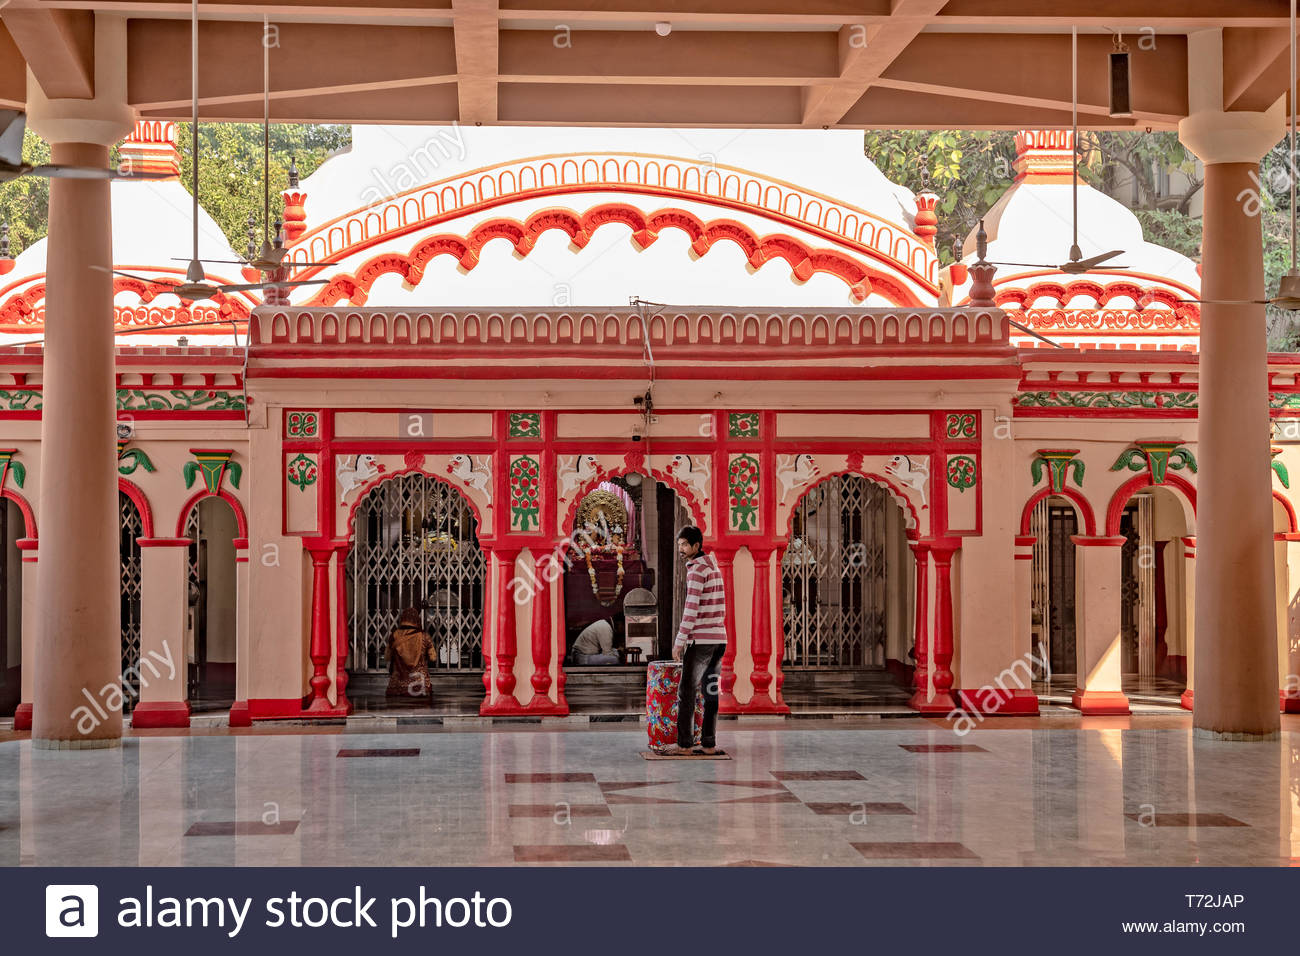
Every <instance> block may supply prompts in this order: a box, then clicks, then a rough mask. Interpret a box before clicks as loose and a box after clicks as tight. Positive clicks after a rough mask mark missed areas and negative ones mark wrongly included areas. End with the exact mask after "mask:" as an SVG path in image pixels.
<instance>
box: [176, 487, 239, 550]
mask: <svg viewBox="0 0 1300 956" xmlns="http://www.w3.org/2000/svg"><path fill="white" fill-rule="evenodd" d="M204 498H220V499H221V500H222V501H224V502H226V503H227V504H228V505H230V507H231V508H233V509H234V512H235V522H236V523H237V524H238V526H239V533H238V534H236V535H235V537H236V538H243V539H245V540H247V539H248V518H247V517H246V516H245V515H244V506H243V505H241V504H240V503H239V499H238V498H236V497H235V496H234V495H232V494H231V493H230V492H228V491H226V490H225V489H224V488H223V489H221V491H219V492H217V493H216V494H215V495H214V494H212V493H211V492H209V491H208V490H207V489H206V488H205V489H204V490H202V491H200V492H198V493H196V494H195V495H193V496H192V497H191V498H190V499H189V501H187V502H185V504H183V505H182V506H181V515H180V517H179V518H177V519H176V537H178V538H184V537H186V534H185V521H186V519H187V518H189V516H190V511H191V510H192V509H194V508H195V507H197V505H198V503H199V502H200V501H202V500H203V499H204Z"/></svg>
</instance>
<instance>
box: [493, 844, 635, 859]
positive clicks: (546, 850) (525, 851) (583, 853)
mask: <svg viewBox="0 0 1300 956" xmlns="http://www.w3.org/2000/svg"><path fill="white" fill-rule="evenodd" d="M619 861H625V862H628V863H630V862H632V854H631V853H629V852H628V849H627V847H625V846H623V845H622V844H621V843H615V844H609V845H607V846H600V845H598V844H595V843H584V844H581V845H559V846H557V845H544V846H516V847H515V862H516V863H612V862H619Z"/></svg>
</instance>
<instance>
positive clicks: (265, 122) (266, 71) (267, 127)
mask: <svg viewBox="0 0 1300 956" xmlns="http://www.w3.org/2000/svg"><path fill="white" fill-rule="evenodd" d="M269 26H270V19H269V18H268V17H266V16H265V15H264V16H263V17H262V248H261V250H260V251H259V252H258V253H257V254H256V255H255V256H253V257H252V258H250V259H249V260H248V261H247V262H245V261H243V260H240V261H235V260H233V259H204V260H203V261H204V262H207V263H212V264H217V265H231V266H252V267H253V268H254V269H256V270H258V271H259V272H262V273H270V272H276V271H278V270H280V269H282V268H284V266H285V264H286V263H285V256H287V255H288V254H289V250H288V249H286V248H285V245H284V242H283V240H282V239H281V237H280V229H279V223H278V222H277V223H276V230H275V235H274V237H273V236H272V235H271V45H270V44H269V43H267V42H266V37H267V32H268V30H269ZM249 219H250V220H251V219H252V217H251V216H250V217H249ZM336 264H337V263H333V262H294V263H292V265H293V266H294V267H295V268H298V267H307V266H332V265H336Z"/></svg>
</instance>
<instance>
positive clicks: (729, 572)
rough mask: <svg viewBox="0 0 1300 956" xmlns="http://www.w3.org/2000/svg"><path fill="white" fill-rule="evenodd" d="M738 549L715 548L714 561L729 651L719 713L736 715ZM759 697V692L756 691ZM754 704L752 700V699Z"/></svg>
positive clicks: (720, 685) (721, 677)
mask: <svg viewBox="0 0 1300 956" xmlns="http://www.w3.org/2000/svg"><path fill="white" fill-rule="evenodd" d="M737 550H738V549H736V548H714V549H713V559H714V560H715V561H717V563H718V571H719V572H721V574H722V581H723V585H724V588H725V590H726V597H727V615H726V627H727V649H726V650H725V651H723V653H722V665H721V669H720V672H719V675H718V676H719V682H718V713H720V714H734V713H737V712H738V711H739V710H740V704H739V703H737V701H736V694H735V691H736V574H735V561H736V551H737ZM755 695H757V691H755ZM751 703H752V698H751Z"/></svg>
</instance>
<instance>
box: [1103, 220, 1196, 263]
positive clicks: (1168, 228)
mask: <svg viewBox="0 0 1300 956" xmlns="http://www.w3.org/2000/svg"><path fill="white" fill-rule="evenodd" d="M1133 214H1134V215H1136V216H1137V218H1138V222H1140V223H1141V224H1142V236H1143V238H1145V239H1146V241H1147V242H1154V243H1155V244H1156V245H1158V246H1164V247H1165V248H1166V249H1173V250H1174V251H1175V252H1181V253H1182V254H1183V255H1185V256H1187V257H1188V258H1189V259H1199V258H1200V257H1201V220H1200V217H1197V216H1189V215H1187V214H1186V213H1182V212H1179V211H1178V210H1177V209H1135V210H1133ZM1117 261H1118V260H1117Z"/></svg>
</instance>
